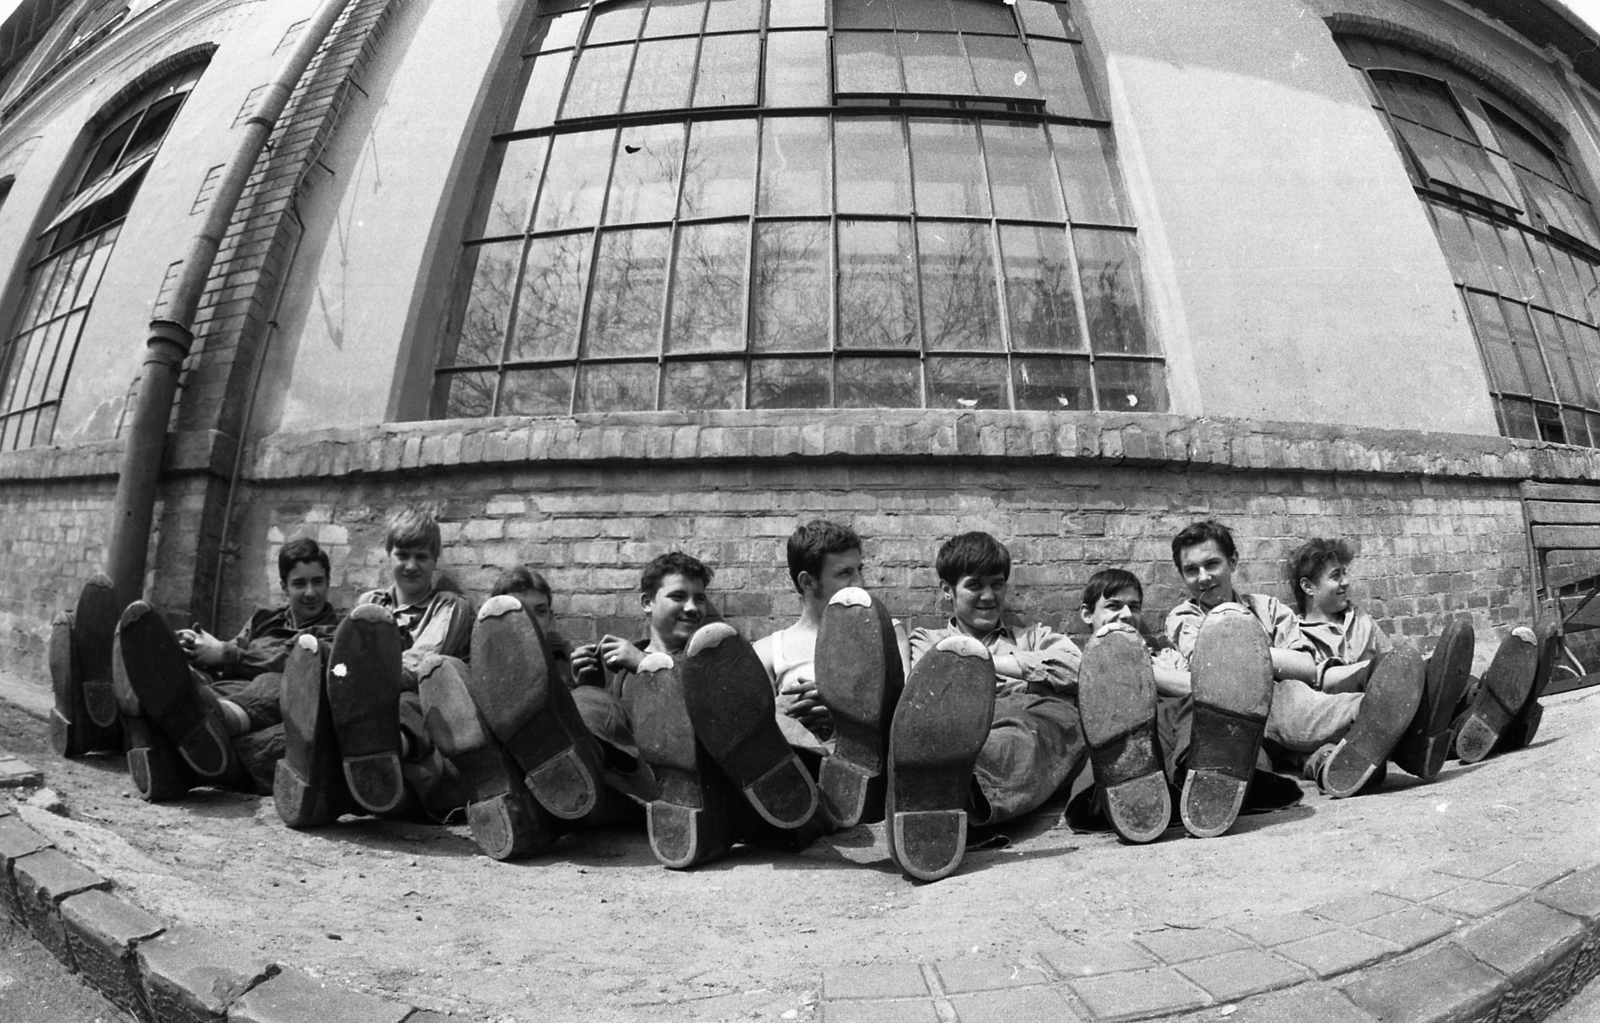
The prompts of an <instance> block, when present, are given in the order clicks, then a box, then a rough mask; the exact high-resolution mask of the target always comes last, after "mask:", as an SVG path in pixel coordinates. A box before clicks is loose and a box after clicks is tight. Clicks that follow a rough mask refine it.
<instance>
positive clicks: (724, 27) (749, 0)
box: [706, 0, 762, 32]
mask: <svg viewBox="0 0 1600 1023" xmlns="http://www.w3.org/2000/svg"><path fill="white" fill-rule="evenodd" d="M761 6H762V4H761V0H716V2H715V3H713V4H712V5H711V9H710V10H709V11H707V12H706V31H707V32H754V31H756V30H757V29H759V28H760V27H761Z"/></svg>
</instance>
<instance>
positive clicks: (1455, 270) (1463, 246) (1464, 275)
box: [1425, 203, 1494, 291]
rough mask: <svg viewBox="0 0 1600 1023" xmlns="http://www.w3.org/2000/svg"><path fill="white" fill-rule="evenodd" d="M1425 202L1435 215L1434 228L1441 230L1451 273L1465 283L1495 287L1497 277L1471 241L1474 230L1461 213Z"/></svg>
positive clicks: (1441, 243)
mask: <svg viewBox="0 0 1600 1023" xmlns="http://www.w3.org/2000/svg"><path fill="white" fill-rule="evenodd" d="M1425 205H1427V207H1428V209H1429V211H1430V212H1431V213H1432V214H1433V224H1434V228H1435V229H1436V230H1437V231H1438V232H1439V245H1440V246H1441V247H1442V248H1443V249H1444V255H1445V261H1446V262H1447V263H1449V264H1450V272H1451V274H1452V275H1453V276H1454V277H1455V278H1456V280H1458V281H1461V282H1462V283H1463V284H1467V285H1470V286H1472V287H1474V288H1483V289H1484V290H1485V291H1492V290H1494V279H1493V278H1491V277H1490V276H1489V268H1488V267H1487V266H1485V265H1484V262H1483V257H1482V255H1480V254H1479V252H1478V243H1477V242H1475V241H1473V240H1472V232H1471V231H1469V230H1468V229H1467V224H1466V221H1464V220H1462V219H1461V214H1460V213H1458V212H1456V211H1455V210H1453V209H1451V208H1449V207H1448V206H1439V205H1436V204H1433V203H1427V204H1425Z"/></svg>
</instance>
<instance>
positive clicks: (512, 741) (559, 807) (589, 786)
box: [467, 596, 601, 820]
mask: <svg viewBox="0 0 1600 1023" xmlns="http://www.w3.org/2000/svg"><path fill="white" fill-rule="evenodd" d="M467 686H468V688H469V689H470V691H471V697H472V700H473V702H474V704H475V705H476V707H477V709H478V713H479V714H481V715H482V717H483V720H484V722H485V723H487V725H488V726H489V729H490V731H492V732H493V733H494V736H495V738H496V739H498V740H499V741H500V743H501V744H502V745H503V746H504V747H505V748H506V750H507V751H508V752H509V753H510V754H511V756H512V758H513V759H514V760H515V761H516V762H517V764H518V765H519V766H520V767H521V768H522V770H523V772H524V775H525V782H526V786H527V788H528V790H529V791H530V792H532V793H533V797H534V798H535V799H537V800H538V801H539V803H540V805H542V806H543V807H544V808H545V809H546V810H548V811H549V812H551V813H553V814H555V815H556V816H557V817H560V818H562V819H564V820H577V819H579V818H581V817H584V816H587V815H588V814H589V813H590V812H591V811H593V810H594V808H595V805H596V803H598V802H599V799H600V778H601V770H600V764H599V760H598V757H597V756H596V755H595V749H596V744H595V742H594V740H593V738H592V737H591V736H590V735H589V730H588V729H587V728H586V727H585V726H584V724H583V718H582V717H581V716H580V715H579V714H578V708H577V705H576V704H575V703H573V700H572V694H571V693H570V692H568V691H567V688H566V686H565V685H563V684H562V682H561V681H560V679H559V678H557V676H556V672H555V666H554V664H553V663H552V661H551V659H550V654H549V650H548V648H547V647H546V646H545V643H544V641H543V638H542V637H541V636H540V633H539V629H538V627H537V626H536V625H535V624H534V622H533V620H532V619H531V618H529V617H528V615H527V613H526V612H525V611H524V610H523V608H522V604H521V603H520V602H519V601H518V600H517V599H516V598H515V597H510V596H500V597H491V598H490V599H489V601H488V602H487V603H485V604H484V605H483V608H482V609H481V610H480V611H479V612H478V624H477V627H476V628H475V629H474V630H473V633H472V669H471V674H470V676H469V677H468V679H467Z"/></svg>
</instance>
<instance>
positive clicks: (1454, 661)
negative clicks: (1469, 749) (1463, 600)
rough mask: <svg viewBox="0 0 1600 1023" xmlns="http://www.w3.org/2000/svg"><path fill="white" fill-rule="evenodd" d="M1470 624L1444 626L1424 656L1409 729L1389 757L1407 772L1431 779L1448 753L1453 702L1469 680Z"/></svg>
mask: <svg viewBox="0 0 1600 1023" xmlns="http://www.w3.org/2000/svg"><path fill="white" fill-rule="evenodd" d="M1474 645H1475V641H1474V635H1473V631H1472V625H1471V624H1470V623H1469V622H1465V621H1460V620H1457V621H1452V622H1449V623H1448V624H1446V625H1445V627H1444V632H1443V633H1441V634H1440V636H1439V642H1438V643H1437V644H1436V645H1435V646H1434V648H1433V654H1432V655H1431V656H1430V657H1429V658H1428V669H1427V674H1426V676H1425V681H1424V684H1423V690H1422V704H1421V706H1420V707H1419V708H1418V709H1417V718H1416V720H1415V721H1414V722H1413V723H1412V726H1411V729H1410V731H1408V732H1407V733H1406V735H1405V738H1403V739H1401V740H1400V745H1398V746H1396V747H1395V751H1394V756H1393V758H1392V759H1393V760H1394V762H1395V764H1396V765H1397V766H1398V767H1399V768H1400V769H1401V770H1402V771H1405V772H1406V773H1407V774H1411V775H1414V776H1416V777H1418V778H1421V779H1422V780H1423V781H1432V780H1433V779H1435V778H1437V777H1438V776H1439V772H1440V771H1441V770H1443V769H1444V762H1445V760H1446V759H1447V758H1448V757H1449V755H1450V723H1451V717H1452V716H1453V715H1454V714H1455V710H1456V704H1458V703H1460V702H1461V695H1462V694H1463V693H1465V692H1466V691H1467V686H1468V685H1470V684H1471V682H1472V653H1473V648H1474Z"/></svg>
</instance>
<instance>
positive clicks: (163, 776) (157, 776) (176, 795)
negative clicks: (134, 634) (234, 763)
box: [111, 634, 194, 803]
mask: <svg viewBox="0 0 1600 1023" xmlns="http://www.w3.org/2000/svg"><path fill="white" fill-rule="evenodd" d="M111 666H112V667H111V679H112V686H113V691H114V692H115V694H116V700H117V712H118V717H119V718H120V720H121V726H120V728H121V731H122V734H123V735H124V736H125V737H126V738H127V742H128V777H129V778H130V779H131V780H132V781H133V788H134V791H135V792H137V793H139V798H140V799H143V800H144V801H145V802H147V803H165V802H168V801H170V800H173V799H181V798H183V797H184V796H185V795H187V794H188V792H189V789H190V787H191V786H192V785H193V784H194V774H193V773H192V772H191V771H190V770H189V765H187V764H185V763H184V762H183V757H182V756H180V755H179V753H178V747H177V746H176V745H175V744H174V743H173V741H172V740H171V739H169V738H167V734H166V733H165V732H163V731H162V730H161V729H160V728H158V727H156V724H155V722H153V721H151V720H150V719H148V718H146V717H145V716H144V713H143V711H142V710H141V709H140V707H139V699H138V697H136V696H134V695H133V688H132V687H131V686H130V685H129V684H128V673H127V672H126V671H125V670H123V667H122V637H121V635H120V634H119V635H117V636H115V637H114V638H113V639H112V641H111Z"/></svg>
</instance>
